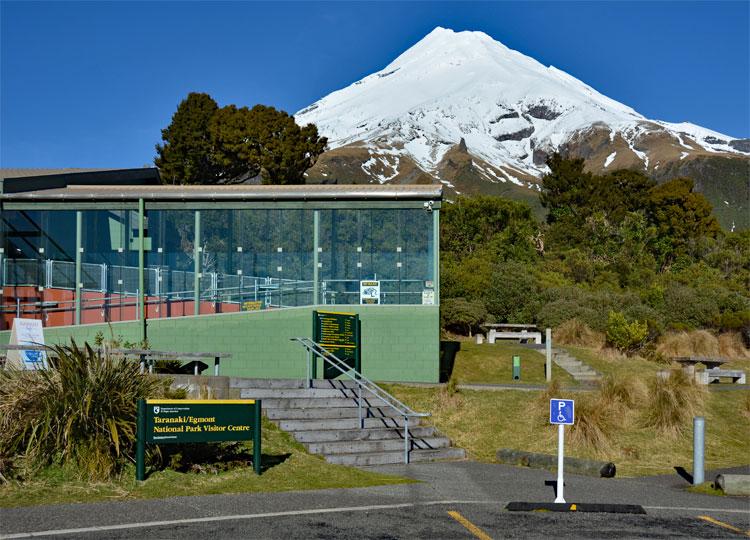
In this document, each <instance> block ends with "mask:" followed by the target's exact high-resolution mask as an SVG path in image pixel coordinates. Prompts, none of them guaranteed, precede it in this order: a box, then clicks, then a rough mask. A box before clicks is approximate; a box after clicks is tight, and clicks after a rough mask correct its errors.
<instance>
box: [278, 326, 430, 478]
mask: <svg viewBox="0 0 750 540" xmlns="http://www.w3.org/2000/svg"><path fill="white" fill-rule="evenodd" d="M290 340H291V341H296V342H297V343H299V344H300V345H302V346H303V347H304V348H305V349H306V350H307V388H311V387H312V355H315V356H318V357H320V358H322V359H323V362H324V364H323V365H324V366H325V362H328V363H329V364H330V365H332V366H333V367H334V368H336V369H337V370H338V371H339V372H340V373H341V374H342V375H345V376H346V377H349V378H350V379H351V380H353V381H354V382H355V383H357V413H358V417H359V428H360V429H364V417H363V416H362V389H364V390H366V391H368V392H370V393H371V394H372V395H373V396H375V397H376V398H378V399H380V400H381V401H383V402H384V403H385V404H386V405H387V406H389V407H390V408H392V409H394V410H395V411H396V412H397V413H398V414H399V415H400V416H403V417H404V463H409V452H410V450H411V443H410V441H409V418H410V417H414V418H425V417H428V416H430V413H419V412H415V411H413V410H412V409H411V408H410V407H409V406H407V405H404V404H403V403H402V402H401V401H399V400H398V399H396V398H395V397H394V396H393V395H391V394H389V393H388V392H386V391H385V390H383V389H382V388H380V387H379V386H378V385H377V384H375V383H374V382H372V381H371V380H370V379H368V378H367V377H365V376H364V375H362V374H361V373H360V372H359V371H357V370H356V369H353V368H351V367H349V366H348V365H347V364H345V363H344V362H343V361H342V360H341V359H340V358H339V357H337V356H336V355H335V354H333V353H332V352H331V351H329V350H327V349H326V348H325V347H322V346H321V345H319V344H318V343H316V342H314V341H313V340H312V339H310V338H306V337H295V338H290Z"/></svg>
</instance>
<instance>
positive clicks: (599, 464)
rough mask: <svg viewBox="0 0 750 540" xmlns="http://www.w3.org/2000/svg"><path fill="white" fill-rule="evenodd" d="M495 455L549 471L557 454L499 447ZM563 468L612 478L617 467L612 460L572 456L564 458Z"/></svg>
mask: <svg viewBox="0 0 750 540" xmlns="http://www.w3.org/2000/svg"><path fill="white" fill-rule="evenodd" d="M495 457H496V458H497V460H498V461H499V462H500V463H504V464H507V465H521V466H524V467H531V468H534V469H546V470H550V471H554V470H556V469H557V456H553V455H549V454H536V453H534V452H525V451H522V450H512V449H509V448H501V449H500V450H498V451H497V453H496V454H495ZM565 470H566V471H568V472H571V473H573V474H581V475H584V476H594V477H601V478H614V476H615V474H616V472H617V468H616V467H615V464H614V463H612V462H607V461H595V460H591V459H580V458H572V457H566V458H565Z"/></svg>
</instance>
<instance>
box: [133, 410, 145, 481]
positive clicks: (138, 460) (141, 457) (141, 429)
mask: <svg viewBox="0 0 750 540" xmlns="http://www.w3.org/2000/svg"><path fill="white" fill-rule="evenodd" d="M135 479H136V480H138V481H143V480H145V479H146V400H145V399H139V400H138V418H137V422H136V443H135Z"/></svg>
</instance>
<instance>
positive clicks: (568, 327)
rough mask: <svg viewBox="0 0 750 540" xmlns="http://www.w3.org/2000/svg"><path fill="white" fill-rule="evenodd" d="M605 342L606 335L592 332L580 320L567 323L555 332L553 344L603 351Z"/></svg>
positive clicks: (571, 320)
mask: <svg viewBox="0 0 750 540" xmlns="http://www.w3.org/2000/svg"><path fill="white" fill-rule="evenodd" d="M605 341H606V337H605V336H604V334H602V333H601V332H596V331H594V330H592V329H591V328H589V327H588V325H587V324H586V323H584V322H581V321H579V320H578V319H570V320H569V321H565V322H564V323H562V324H561V325H560V326H558V327H557V328H555V329H554V331H553V343H559V344H560V345H569V346H572V347H588V348H591V349H601V348H602V347H604V342H605Z"/></svg>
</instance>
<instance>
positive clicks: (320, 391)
mask: <svg viewBox="0 0 750 540" xmlns="http://www.w3.org/2000/svg"><path fill="white" fill-rule="evenodd" d="M240 393H241V395H242V397H243V398H248V399H252V398H255V399H265V398H278V399H281V398H340V397H354V396H356V395H357V393H356V391H354V390H352V389H346V388H342V389H340V390H337V389H333V388H309V389H308V388H243V389H242V391H241V392H240Z"/></svg>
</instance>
